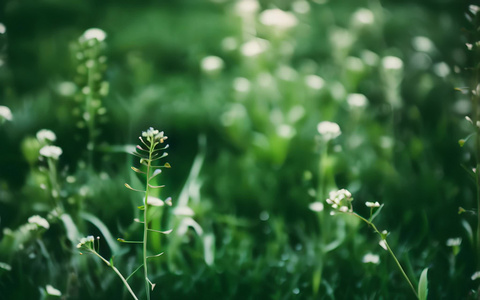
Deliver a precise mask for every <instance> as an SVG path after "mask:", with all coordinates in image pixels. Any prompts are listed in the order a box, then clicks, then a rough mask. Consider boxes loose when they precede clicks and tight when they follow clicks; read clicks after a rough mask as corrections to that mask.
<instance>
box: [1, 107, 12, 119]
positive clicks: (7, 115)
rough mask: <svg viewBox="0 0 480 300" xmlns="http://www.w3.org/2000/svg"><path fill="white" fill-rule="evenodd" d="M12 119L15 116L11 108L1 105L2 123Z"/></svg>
mask: <svg viewBox="0 0 480 300" xmlns="http://www.w3.org/2000/svg"><path fill="white" fill-rule="evenodd" d="M12 119H13V115H12V111H11V110H10V108H8V107H6V106H3V105H0V122H2V121H4V120H7V121H11V120H12Z"/></svg>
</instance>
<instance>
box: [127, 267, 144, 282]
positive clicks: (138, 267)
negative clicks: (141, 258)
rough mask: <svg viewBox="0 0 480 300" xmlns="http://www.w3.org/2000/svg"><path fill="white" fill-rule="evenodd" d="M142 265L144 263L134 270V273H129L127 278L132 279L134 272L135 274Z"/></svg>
mask: <svg viewBox="0 0 480 300" xmlns="http://www.w3.org/2000/svg"><path fill="white" fill-rule="evenodd" d="M141 267H143V264H141V265H140V266H138V268H136V269H135V271H133V272H132V274H130V275H128V277H127V278H126V279H125V280H126V281H128V279H130V277H132V275H133V274H135V273H136V272H137V271H138V270H140V268H141Z"/></svg>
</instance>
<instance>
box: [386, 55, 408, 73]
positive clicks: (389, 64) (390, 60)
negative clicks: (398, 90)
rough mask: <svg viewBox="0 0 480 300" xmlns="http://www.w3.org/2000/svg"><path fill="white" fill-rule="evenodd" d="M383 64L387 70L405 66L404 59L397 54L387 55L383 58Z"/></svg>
mask: <svg viewBox="0 0 480 300" xmlns="http://www.w3.org/2000/svg"><path fill="white" fill-rule="evenodd" d="M382 65H383V68H384V69H387V70H398V69H401V68H403V61H402V60H401V59H400V58H398V57H395V56H385V57H384V58H383V59H382Z"/></svg>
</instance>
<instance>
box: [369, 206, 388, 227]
mask: <svg viewBox="0 0 480 300" xmlns="http://www.w3.org/2000/svg"><path fill="white" fill-rule="evenodd" d="M384 205H385V204H382V205H380V207H379V208H378V209H377V210H376V211H375V213H374V214H373V215H372V217H371V218H370V219H369V221H370V223H371V222H373V219H375V218H376V217H377V216H378V214H379V213H380V211H381V210H382V208H383V206H384Z"/></svg>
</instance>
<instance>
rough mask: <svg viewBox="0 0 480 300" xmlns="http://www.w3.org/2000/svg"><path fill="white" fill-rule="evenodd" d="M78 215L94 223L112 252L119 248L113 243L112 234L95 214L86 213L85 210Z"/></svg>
mask: <svg viewBox="0 0 480 300" xmlns="http://www.w3.org/2000/svg"><path fill="white" fill-rule="evenodd" d="M80 216H81V217H82V218H83V219H85V220H87V221H88V222H90V223H92V224H93V225H95V227H97V228H98V230H100V232H101V233H102V235H103V237H104V238H105V241H106V242H107V244H108V246H109V247H110V249H111V250H112V252H113V253H117V252H118V251H119V250H120V249H119V246H118V245H117V243H115V239H114V238H113V236H112V234H111V233H110V230H109V229H108V227H107V226H106V225H105V224H104V223H103V222H102V221H101V220H100V219H99V218H97V217H96V216H94V215H92V214H89V213H86V212H82V213H80Z"/></svg>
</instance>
